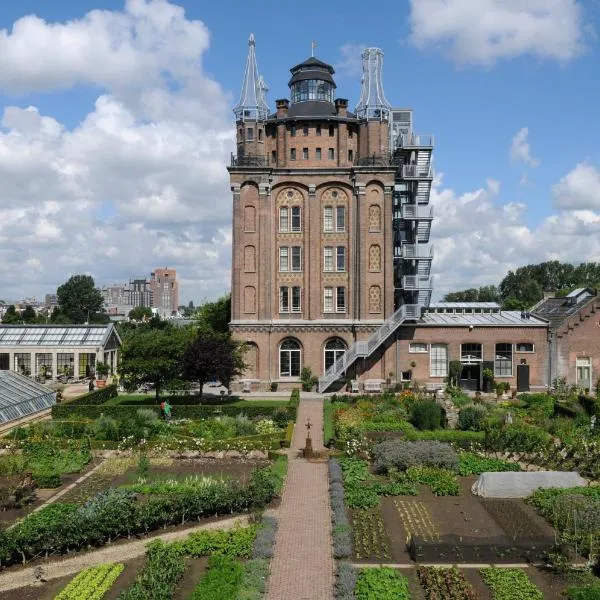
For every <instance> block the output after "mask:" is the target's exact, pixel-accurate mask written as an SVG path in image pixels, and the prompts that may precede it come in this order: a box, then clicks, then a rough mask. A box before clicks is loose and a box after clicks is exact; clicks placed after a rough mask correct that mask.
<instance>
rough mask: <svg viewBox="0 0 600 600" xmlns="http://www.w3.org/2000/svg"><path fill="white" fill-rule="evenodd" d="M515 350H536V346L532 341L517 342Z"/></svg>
mask: <svg viewBox="0 0 600 600" xmlns="http://www.w3.org/2000/svg"><path fill="white" fill-rule="evenodd" d="M515 352H535V347H534V345H533V344H532V343H531V342H520V343H519V344H515Z"/></svg>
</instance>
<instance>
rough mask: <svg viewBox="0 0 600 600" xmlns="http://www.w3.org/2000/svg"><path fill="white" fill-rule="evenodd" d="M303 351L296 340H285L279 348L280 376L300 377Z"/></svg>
mask: <svg viewBox="0 0 600 600" xmlns="http://www.w3.org/2000/svg"><path fill="white" fill-rule="evenodd" d="M300 364H301V350H300V344H299V343H298V342H297V341H296V340H285V341H283V342H282V344H281V346H279V376H280V377H300Z"/></svg>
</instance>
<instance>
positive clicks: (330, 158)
mask: <svg viewBox="0 0 600 600" xmlns="http://www.w3.org/2000/svg"><path fill="white" fill-rule="evenodd" d="M334 158H335V152H334V151H333V148H329V160H333V159H334Z"/></svg>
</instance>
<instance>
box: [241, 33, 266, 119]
mask: <svg viewBox="0 0 600 600" xmlns="http://www.w3.org/2000/svg"><path fill="white" fill-rule="evenodd" d="M255 48H256V40H255V39H254V34H253V33H251V34H250V36H249V37H248V58H247V59H246V69H245V71H244V81H243V83H242V93H241V94H240V101H239V102H238V103H237V104H236V105H235V106H234V108H233V112H234V113H235V116H236V118H237V120H241V121H245V120H250V121H256V120H264V119H266V118H267V116H268V114H269V106H268V105H267V101H266V98H265V93H266V91H267V89H268V88H267V86H266V84H265V82H264V80H263V79H262V77H261V76H260V74H259V72H258V66H257V65H256V52H255Z"/></svg>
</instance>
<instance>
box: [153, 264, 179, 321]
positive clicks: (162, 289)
mask: <svg viewBox="0 0 600 600" xmlns="http://www.w3.org/2000/svg"><path fill="white" fill-rule="evenodd" d="M150 289H151V291H152V307H153V308H158V309H159V310H160V311H161V312H162V313H163V314H166V315H170V314H171V313H173V312H177V309H178V308H179V283H178V282H177V271H175V269H168V268H166V267H165V268H164V269H154V272H153V273H151V274H150Z"/></svg>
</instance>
